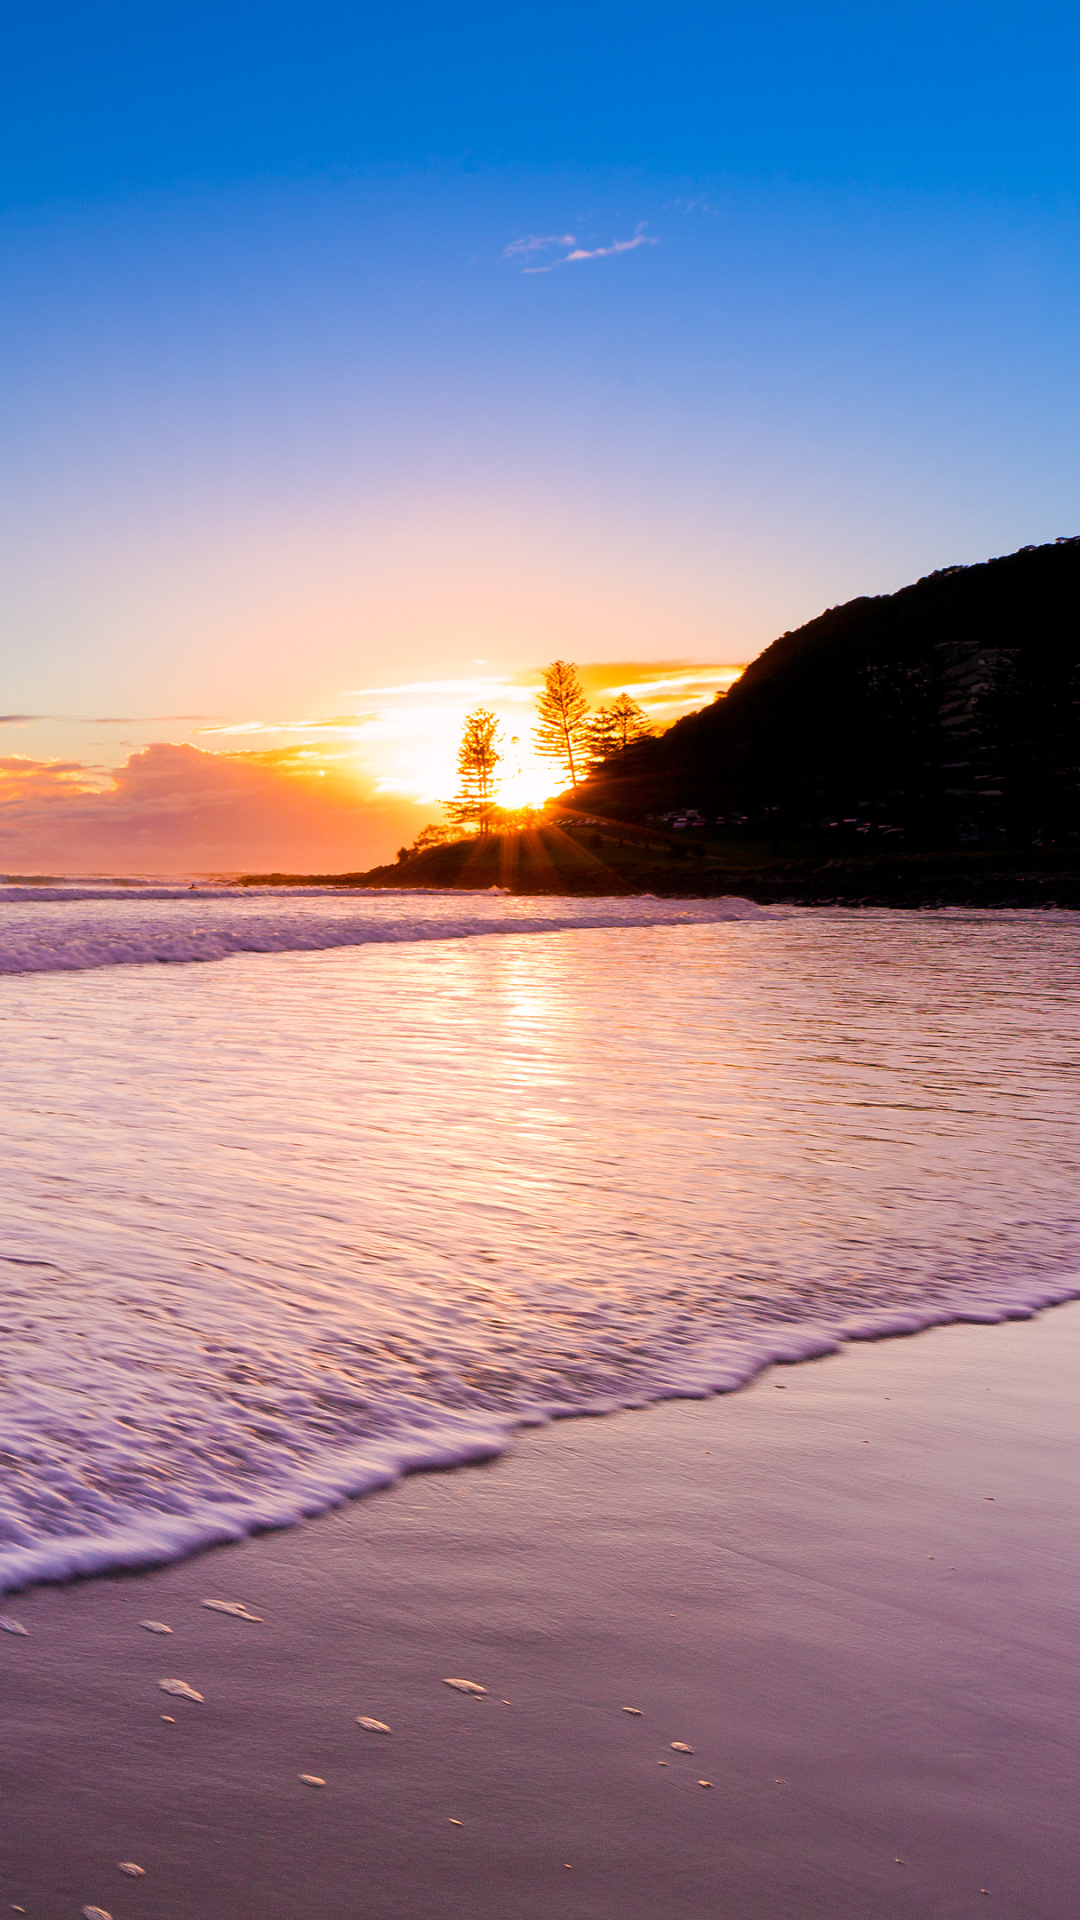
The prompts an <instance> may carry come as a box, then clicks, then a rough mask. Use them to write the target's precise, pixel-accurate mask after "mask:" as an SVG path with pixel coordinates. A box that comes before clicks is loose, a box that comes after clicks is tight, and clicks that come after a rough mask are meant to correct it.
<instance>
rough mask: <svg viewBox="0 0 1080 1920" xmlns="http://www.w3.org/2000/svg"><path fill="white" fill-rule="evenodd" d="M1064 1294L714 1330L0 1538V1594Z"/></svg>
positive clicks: (134, 1565) (1056, 1288) (157, 1556)
mask: <svg viewBox="0 0 1080 1920" xmlns="http://www.w3.org/2000/svg"><path fill="white" fill-rule="evenodd" d="M1072 1303H1077V1304H1080V1275H1077V1274H1070V1275H1069V1276H1067V1277H1064V1276H1063V1277H1062V1279H1060V1280H1058V1281H1056V1282H1054V1281H1051V1280H1049V1278H1047V1279H1044V1280H1042V1281H1040V1282H1039V1283H1038V1284H1036V1283H1035V1282H1034V1281H1032V1282H1029V1283H1028V1285H1027V1286H1026V1287H1014V1288H1009V1287H1006V1288H1003V1289H1002V1290H1001V1292H1000V1294H999V1295H998V1297H997V1298H994V1297H991V1296H990V1295H985V1296H984V1297H983V1298H982V1299H979V1298H978V1297H975V1298H972V1299H970V1300H960V1299H958V1300H957V1302H956V1303H955V1305H953V1306H947V1305H942V1304H941V1303H937V1302H935V1303H929V1302H928V1303H927V1305H926V1306H925V1308H924V1309H922V1310H921V1311H919V1310H911V1309H909V1310H908V1311H907V1312H905V1311H904V1310H902V1309H901V1308H898V1307H886V1308H876V1307H875V1308H868V1309H867V1310H866V1311H865V1312H863V1313H862V1314H859V1315H855V1316H851V1317H849V1318H848V1319H847V1320H846V1321H845V1322H844V1323H843V1324H842V1325H841V1326H839V1327H829V1326H827V1325H823V1324H820V1323H818V1324H814V1323H807V1324H806V1325H802V1326H793V1327H786V1326H785V1324H784V1323H783V1322H778V1323H777V1324H776V1325H775V1326H774V1327H773V1328H772V1329H771V1330H768V1331H767V1330H765V1329H763V1330H762V1337H761V1338H760V1339H759V1340H754V1341H752V1340H748V1339H745V1338H743V1339H739V1340H727V1341H724V1340H717V1341H715V1342H714V1343H713V1344H712V1346H702V1347H700V1348H696V1349H695V1348H690V1349H688V1350H687V1353H686V1355H685V1372H684V1374H683V1376H682V1377H681V1378H680V1379H678V1380H676V1381H673V1382H672V1381H667V1382H663V1383H661V1382H649V1381H647V1380H645V1381H642V1382H641V1383H640V1386H639V1388H638V1389H635V1390H628V1393H627V1397H626V1398H625V1399H620V1400H618V1401H613V1400H610V1399H603V1400H601V1401H598V1402H595V1403H589V1402H584V1403H582V1404H580V1405H573V1406H566V1405H562V1404H551V1405H548V1406H544V1405H538V1406H537V1407H536V1408H534V1409H531V1410H527V1411H523V1412H522V1413H521V1414H519V1415H518V1416H517V1417H516V1418H510V1417H495V1416H492V1418H491V1420H490V1422H488V1423H485V1422H484V1420H483V1419H482V1418H481V1417H480V1416H479V1415H477V1414H475V1413H473V1414H471V1415H469V1416H468V1417H467V1418H462V1417H458V1416H456V1415H454V1414H452V1413H451V1411H450V1410H449V1409H443V1423H444V1424H443V1425H442V1426H441V1427H438V1426H437V1427H436V1428H435V1429H434V1430H432V1429H431V1428H430V1427H424V1428H419V1427H418V1428H416V1429H412V1430H408V1431H406V1432H404V1433H401V1434H397V1435H394V1436H392V1437H391V1438H388V1439H387V1440H385V1441H382V1442H372V1441H368V1442H364V1443H362V1444H361V1445H359V1446H357V1447H355V1448H353V1449H351V1450H349V1451H347V1452H343V1453H332V1454H327V1455H326V1456H325V1457H322V1458H319V1457H316V1458H315V1459H313V1460H312V1461H311V1463H310V1472H309V1475H308V1477H307V1478H306V1479H304V1480H300V1479H298V1480H297V1481H296V1482H295V1483H294V1484H293V1485H292V1486H288V1485H274V1486H273V1487H268V1488H266V1489H265V1491H264V1492H263V1493H262V1494H261V1495H257V1496H252V1497H251V1498H250V1499H249V1500H247V1501H246V1502H245V1503H244V1504H243V1505H241V1504H240V1503H239V1502H238V1503H236V1504H228V1505H222V1506H221V1507H220V1509H219V1511H218V1513H217V1514H216V1515H215V1520H214V1522H213V1523H212V1524H211V1523H210V1522H208V1520H207V1518H206V1516H200V1517H194V1516H192V1517H191V1518H190V1519H187V1518H185V1520H184V1521H183V1522H182V1523H180V1524H178V1523H177V1522H176V1521H175V1520H162V1521H159V1522H158V1523H157V1532H156V1534H148V1533H146V1532H144V1533H143V1534H141V1535H140V1536H134V1535H130V1534H128V1533H126V1532H125V1533H124V1534H121V1535H114V1536H109V1535H102V1534H79V1535H74V1536H68V1537H67V1538H66V1539H65V1540H64V1542H63V1544H62V1546H58V1547H53V1548H50V1547H49V1546H45V1545H42V1544H35V1546H33V1547H28V1548H21V1547H20V1548H14V1549H11V1548H8V1549H6V1550H5V1548H4V1547H3V1546H2V1545H0V1604H2V1603H3V1601H4V1600H5V1599H6V1597H8V1596H12V1595H16V1594H19V1593H22V1592H25V1591H26V1590H27V1589H29V1588H33V1587H36V1586H43V1585H64V1584H65V1583H67V1582H69V1581H72V1580H86V1579H89V1580H93V1579H100V1578H106V1579H107V1578H108V1577H109V1576H111V1575H113V1574H124V1573H134V1574H137V1573H144V1572H149V1571H152V1570H157V1569H160V1568H167V1567H170V1566H173V1565H176V1564H178V1563H179V1562H181V1561H184V1560H188V1559H191V1558H194V1557H197V1556H198V1555H200V1554H203V1553H207V1552H212V1551H213V1550H214V1549H215V1548H219V1547H228V1546H234V1545H237V1544H239V1543H240V1542H241V1541H243V1540H247V1539H253V1538H258V1537H260V1536H261V1535H264V1534H267V1533H277V1532H282V1531H286V1530H288V1529H289V1528H292V1527H296V1526H304V1525H305V1524H306V1523H307V1522H308V1521H311V1520H317V1519H319V1518H321V1517H322V1516H323V1515H325V1514H327V1513H332V1512H333V1511H334V1510H335V1509H337V1508H339V1507H342V1506H347V1505H348V1504H350V1503H351V1502H353V1501H356V1500H363V1499H366V1498H368V1497H370V1496H371V1495H373V1494H378V1493H382V1492H384V1491H385V1490H386V1489H388V1488H392V1487H396V1486H400V1485H402V1484H403V1483H404V1482H405V1481H407V1480H408V1479H409V1478H410V1477H412V1476H413V1475H415V1474H418V1473H441V1472H454V1471H456V1470H457V1469H458V1468H465V1467H470V1466H475V1465H478V1464H486V1463H487V1462H489V1461H492V1460H497V1459H500V1458H502V1457H503V1456H504V1455H506V1454H508V1453H510V1452H512V1450H513V1448H514V1446H515V1443H516V1442H517V1440H518V1439H519V1437H520V1436H522V1435H523V1434H528V1433H531V1432H534V1431H536V1430H537V1429H541V1428H544V1427H546V1426H548V1425H554V1424H555V1423H560V1424H561V1423H563V1422H565V1421H574V1420H590V1419H607V1418H611V1417H614V1416H617V1415H619V1414H624V1413H634V1412H643V1411H647V1410H649V1409H650V1408H652V1407H657V1406H664V1405H667V1404H669V1403H671V1402H677V1401H688V1400H710V1399H714V1398H726V1397H727V1396H729V1395H731V1394H739V1393H743V1392H745V1391H746V1389H747V1388H749V1387H751V1386H753V1385H754V1383H755V1382H756V1381H757V1380H758V1379H759V1378H760V1377H761V1375H762V1374H765V1373H768V1372H769V1371H770V1370H771V1369H772V1368H775V1367H794V1366H802V1365H803V1364H806V1363H811V1362H813V1361H816V1360H822V1359H826V1358H829V1357H833V1356H839V1355H841V1354H842V1353H843V1352H844V1351H845V1350H846V1349H847V1348H848V1347H850V1346H859V1345H863V1344H867V1343H876V1342H878V1341H884V1340H897V1339H900V1340H903V1339H909V1338H913V1337H914V1336H915V1335H916V1334H920V1333H927V1332H931V1331H933V1330H934V1329H935V1328H940V1327H949V1326H971V1325H974V1326H997V1325H1001V1324H1004V1323H1006V1322H1018V1321H1023V1320H1030V1319H1033V1318H1036V1317H1038V1316H1039V1315H1041V1314H1043V1313H1046V1312H1051V1311H1052V1310H1054V1309H1055V1308H1058V1307H1062V1306H1067V1305H1069V1304H1072Z"/></svg>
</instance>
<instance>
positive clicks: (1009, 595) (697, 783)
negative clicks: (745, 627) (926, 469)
mask: <svg viewBox="0 0 1080 1920" xmlns="http://www.w3.org/2000/svg"><path fill="white" fill-rule="evenodd" d="M565 797H566V798H569V796H565ZM574 804H575V805H577V806H579V807H585V808H588V809H589V810H591V811H594V812H596V813H598V814H602V815H605V816H606V817H608V818H619V817H621V818H624V819H627V820H630V819H641V818H643V817H644V816H645V815H647V814H649V813H654V814H655V813H660V812H663V811H664V810H665V809H666V810H671V809H680V808H686V807H691V808H698V809H700V811H701V812H702V813H704V814H705V815H707V816H708V817H709V818H710V819H714V818H715V817H716V816H717V815H720V816H724V817H725V818H726V819H727V820H728V821H730V820H731V819H732V817H733V816H734V817H735V819H738V817H739V816H745V817H746V819H747V822H748V823H749V824H751V825H753V824H755V823H758V824H761V825H768V826H769V827H770V829H771V828H774V827H775V828H777V829H783V830H788V831H790V830H796V831H800V832H805V831H807V830H810V831H815V832H816V831H821V830H825V831H828V830H830V829H832V828H835V827H840V828H843V827H844V825H845V824H846V826H847V828H848V830H849V831H851V832H853V831H855V830H861V831H862V832H863V833H869V834H873V835H874V836H875V838H877V837H878V836H880V835H881V834H882V833H883V831H884V830H885V829H892V830H893V832H898V831H900V830H902V831H903V835H904V839H905V842H906V844H907V845H908V846H913V845H927V846H947V845H956V844H961V845H962V844H969V845H984V846H993V845H1006V844H1014V845H1024V844H1027V845H1030V844H1031V843H1032V841H1035V842H1036V843H1038V842H1040V841H1041V842H1043V843H1045V844H1050V843H1058V844H1060V843H1064V842H1069V841H1073V840H1075V839H1076V838H1077V836H1078V834H1080V539H1071V540H1060V541H1057V542H1056V543H1055V544H1054V545H1053V546H1044V547H1028V548H1024V549H1023V550H1022V551H1021V552H1019V553H1014V554H1009V555H1008V556H1006V557H1005V558H1003V559H998V560H989V561H986V562H985V563H983V564H982V565H979V566H973V567H947V568H945V569H944V570H943V571H942V572H940V573H933V574H930V575H929V576H928V577H927V578H926V579H923V580H919V581H918V582H916V584H915V585H914V586H910V587H904V588H902V589H901V591H900V592H899V593H894V594H888V595H882V596H880V597H878V598H874V599H867V598H862V599H858V600H851V601H849V602H848V603H847V604H846V605H845V606H841V607H833V608H830V610H829V611H828V612H827V613H823V614H822V615H821V616H820V617H819V618H818V619H816V620H811V621H810V622H809V623H808V624H807V625H806V626H804V627H800V628H799V629H798V630H797V631H796V632H794V633H785V634H784V635H782V637H781V638H780V639H779V640H777V641H775V642H774V643H773V645H772V646H771V647H769V648H767V649H766V651H765V652H764V653H763V654H761V655H760V657H759V658H758V659H757V660H755V661H754V662H753V664H752V665H751V666H750V667H748V668H747V670H746V673H745V674H744V675H743V677H742V679H741V680H740V681H738V683H737V684H736V685H735V686H734V687H733V688H732V690H731V692H730V693H729V694H728V695H727V696H726V698H721V699H718V700H717V701H716V702H715V703H714V704H713V705H712V706H711V707H707V708H705V709H704V710H703V711H702V712H700V713H696V714H690V715H689V716H688V717H687V718H686V719H684V720H680V721H679V722H677V724H676V725H675V726H673V727H672V728H671V729H670V730H669V731H668V732H667V733H665V734H664V735H662V736H661V737H660V738H659V739H656V740H648V741H644V742H642V743H641V744H640V745H639V746H637V747H634V748H631V749H629V750H628V751H627V753H626V754H625V755H623V756H621V757H620V759H619V760H618V761H613V762H609V763H608V765H607V767H606V768H605V769H604V771H603V773H602V774H601V775H599V776H597V777H596V778H594V779H593V780H592V781H590V782H589V783H588V785H587V786H584V787H582V788H579V790H578V792H577V795H576V796H575V800H574Z"/></svg>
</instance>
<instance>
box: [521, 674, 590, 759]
mask: <svg viewBox="0 0 1080 1920" xmlns="http://www.w3.org/2000/svg"><path fill="white" fill-rule="evenodd" d="M536 712H537V716H538V720H539V725H538V726H537V727H536V729H535V731H534V733H533V739H534V740H535V742H536V751H537V753H538V754H539V755H540V758H541V759H542V760H551V761H554V763H555V765H556V766H558V767H559V768H562V769H565V771H566V773H567V774H568V775H569V777H570V785H571V786H572V787H576V786H577V784H578V780H579V779H580V777H581V774H582V773H583V772H584V768H585V759H586V755H587V753H588V736H589V723H588V712H589V703H588V701H587V700H586V698H585V695H584V692H583V691H582V686H581V682H580V680H579V679H578V674H577V668H576V667H575V666H574V665H573V664H572V663H571V662H569V661H567V660H554V661H552V664H551V666H550V667H546V668H545V669H544V685H543V688H542V690H541V692H540V694H539V696H538V697H537V702H536Z"/></svg>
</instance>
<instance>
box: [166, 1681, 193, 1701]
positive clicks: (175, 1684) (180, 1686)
mask: <svg viewBox="0 0 1080 1920" xmlns="http://www.w3.org/2000/svg"><path fill="white" fill-rule="evenodd" d="M158 1686H159V1687H160V1688H161V1691H162V1693H174V1694H175V1695H176V1698H177V1699H178V1700H201V1699H202V1694H201V1693H196V1691H195V1689H194V1687H189V1686H188V1683H187V1681H186V1680H159V1681H158Z"/></svg>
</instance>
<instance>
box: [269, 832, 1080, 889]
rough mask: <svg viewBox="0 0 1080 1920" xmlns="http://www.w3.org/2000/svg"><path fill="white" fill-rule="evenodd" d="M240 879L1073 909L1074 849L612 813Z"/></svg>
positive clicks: (1079, 871) (1079, 873) (1078, 881)
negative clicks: (851, 841) (689, 823)
mask: <svg viewBox="0 0 1080 1920" xmlns="http://www.w3.org/2000/svg"><path fill="white" fill-rule="evenodd" d="M237 884H238V885H240V886H244V887H249V886H259V887H275V886H278V887H328V886H329V887H334V888H340V889H342V890H343V891H348V890H349V889H350V888H365V889H366V888H414V889H416V890H418V891H421V890H424V889H437V890H443V889H447V888H451V889H452V888H461V889H462V890H464V891H476V890H477V889H480V890H482V889H484V888H487V887H492V886H499V887H502V888H504V889H505V890H506V891H507V892H509V893H512V894H523V895H530V894H552V895H556V894H562V895H570V896H575V895H578V896H586V897H592V898H603V897H605V896H625V895H632V894H635V893H637V894H651V895H655V896H656V897H658V898H661V899H685V900H711V899H717V898H720V897H723V896H728V897H734V898H740V899H744V900H751V901H754V902H755V903H756V904H757V905H759V906H804V907H896V908H901V909H904V910H913V909H914V910H917V909H926V908H941V907H965V908H986V909H989V910H996V911H1000V910H1002V909H1015V910H1019V911H1031V910H1032V909H1035V910H1040V909H1053V908H1057V909H1065V910H1071V911H1075V910H1076V909H1078V908H1080V856H1078V854H1077V851H1076V849H1075V848H1044V849H1036V848H1032V849H1028V850H1024V851H1023V852H1017V851H1015V850H1014V851H1011V852H1010V851H1007V850H999V849H967V850H965V849H958V850H953V851H938V852H935V851H928V852H924V853H919V852H900V851H896V850H895V849H894V850H893V851H891V852H890V851H886V850H878V851H873V852H869V851H868V852H866V853H862V852H860V851H858V850H856V849H850V848H849V849H837V848H835V847H834V848H830V849H822V848H821V847H817V848H810V847H807V846H805V845H799V846H792V847H790V848H784V847H783V846H780V847H776V848H773V847H770V846H769V845H768V844H767V843H765V842H761V841H758V842H754V841H750V840H745V841H740V840H739V839H731V838H730V837H729V838H727V839H725V840H723V841H720V840H717V839H716V838H715V837H714V838H712V839H701V840H697V839H694V838H689V837H687V836H686V835H676V834H674V833H662V832H660V831H659V830H647V829H644V828H641V827H631V826H624V825H622V824H621V823H619V822H617V821H605V822H598V823H595V826H591V825H585V824H582V825H581V826H580V827H579V826H575V827H574V829H573V831H568V830H565V829H564V828H562V827H561V826H558V825H553V826H547V827H544V828H541V829H538V830H534V831H529V832H521V833H504V834H491V835H489V836H487V838H477V839H473V840H469V841H456V842H452V843H451V844H449V845H446V846H441V847H431V848H429V849H427V850H426V851H424V852H422V853H419V854H410V855H409V856H408V857H406V858H404V859H401V860H398V861H397V862H394V863H393V864H389V865H386V866H379V867H372V868H371V869H370V870H368V871H367V872H364V873H337V874H333V873H319V874H313V873H308V874H304V873H258V874H255V873H248V874H241V875H240V876H239V877H238V880H237Z"/></svg>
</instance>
